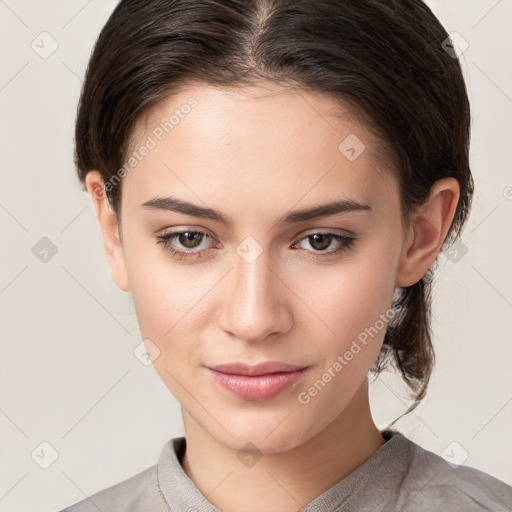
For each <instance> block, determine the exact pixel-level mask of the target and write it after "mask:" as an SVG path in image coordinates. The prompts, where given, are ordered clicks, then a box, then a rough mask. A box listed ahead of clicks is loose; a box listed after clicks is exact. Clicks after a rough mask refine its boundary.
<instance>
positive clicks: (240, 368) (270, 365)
mask: <svg viewBox="0 0 512 512" xmlns="http://www.w3.org/2000/svg"><path fill="white" fill-rule="evenodd" d="M207 368H209V369H210V370H214V371H216V372H221V373H227V374H229V375H248V376H251V377H259V376H262V375H269V374H274V373H288V372H295V371H299V370H303V369H304V368H307V366H306V365H292V364H289V363H283V362H280V361H263V362H261V363H258V364H254V365H250V364H247V363H243V362H236V363H226V364H219V365H215V366H207Z"/></svg>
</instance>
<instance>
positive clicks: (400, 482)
mask: <svg viewBox="0 0 512 512" xmlns="http://www.w3.org/2000/svg"><path fill="white" fill-rule="evenodd" d="M382 434H383V436H384V438H385V439H386V440H387V442H386V443H385V444H384V445H382V446H381V447H380V448H379V449H378V450H377V451H376V452H375V453H374V454H373V455H372V457H370V458H369V459H368V460H367V461H365V462H364V463H363V464H362V465H361V466H359V467H358V468H357V469H356V470H355V471H353V472H352V473H350V474H349V475H348V476H346V477H345V478H343V479H342V480H340V481H339V482H338V483H337V484H335V485H334V486H333V487H331V488H330V489H328V490H327V491H325V492H324V493H322V494H321V495H320V496H317V497H316V498H314V499H313V500H312V501H310V502H309V503H306V504H303V505H302V508H301V507H300V505H297V512H358V511H360V512H363V511H364V512H391V511H400V512H434V511H436V512H437V511H443V512H444V511H446V512H473V511H474V512H477V511H492V512H511V511H512V487H511V486H509V485H507V484H506V483H504V482H502V481H501V480H498V479H496V478H494V477H492V476H490V475H488V474H486V473H483V472H482V471H479V470H476V469H473V468H470V467H467V466H458V467H456V466H455V465H450V464H448V463H447V462H446V461H445V459H443V458H442V457H440V456H439V455H436V454H434V453H432V452H430V451H428V450H425V449H423V448H422V447H421V446H419V445H418V444H416V443H414V442H413V441H411V440H409V439H407V438H406V437H405V436H404V435H403V434H401V433H399V432H398V431H396V430H386V431H383V432H382ZM185 447H186V440H185V438H184V437H176V438H173V439H171V440H169V441H168V442H167V443H166V444H165V445H164V447H163V449H162V453H161V455H160V459H159V461H158V463H157V464H156V465H154V466H151V467H149V468H147V469H145V470H144V471H142V472H140V473H138V474H136V475H135V476H133V477H131V478H129V479H128V480H124V481H123V482H121V483H119V484H117V485H114V486H112V487H108V488H107V489H104V490H103V491H100V492H98V493H96V494H94V495H92V496H90V497H89V498H86V499H84V500H82V501H80V502H78V503H76V504H75V505H73V506H71V507H68V508H66V509H65V510H63V511H61V512H98V511H99V512H169V511H171V512H220V510H219V509H218V508H217V507H215V506H213V505H212V504H211V503H210V502H209V501H208V500H207V499H206V498H205V496H204V495H203V494H202V493H201V492H200V491H199V489H198V488H197V487H196V486H195V484H194V482H193V481H192V480H191V479H190V478H189V477H188V476H187V474H186V473H185V471H184V470H183V468H182V466H181V462H180V460H181V457H182V456H183V454H184V452H185ZM262 512H267V511H262Z"/></svg>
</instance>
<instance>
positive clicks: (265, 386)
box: [207, 362, 308, 401]
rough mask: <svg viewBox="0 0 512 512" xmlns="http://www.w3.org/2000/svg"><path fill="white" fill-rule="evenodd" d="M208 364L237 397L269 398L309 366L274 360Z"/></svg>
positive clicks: (225, 387)
mask: <svg viewBox="0 0 512 512" xmlns="http://www.w3.org/2000/svg"><path fill="white" fill-rule="evenodd" d="M207 368H208V372H209V373H210V375H211V376H212V378H213V380H214V382H216V383H217V384H219V385H220V386H221V387H222V388H223V389H225V390H227V391H228V392H230V393H231V394H233V395H235V396H237V397H238V398H242V399H244V400H254V401H262V400H268V399H270V398H273V397H275V396H277V395H279V394H280V393H282V392H283V391H285V390H286V389H288V388H290V387H292V386H294V384H297V383H298V382H299V380H300V379H301V378H302V376H303V374H304V373H305V372H306V370H307V369H308V367H307V366H306V367H304V366H302V367H300V366H293V365H289V364H284V363H275V362H271V363H263V364H259V365H256V366H252V367H250V366H248V365H245V364H243V365H241V364H240V363H232V364H230V365H219V366H216V367H212V368H210V367H207ZM283 368H284V370H283ZM242 372H243V373H242Z"/></svg>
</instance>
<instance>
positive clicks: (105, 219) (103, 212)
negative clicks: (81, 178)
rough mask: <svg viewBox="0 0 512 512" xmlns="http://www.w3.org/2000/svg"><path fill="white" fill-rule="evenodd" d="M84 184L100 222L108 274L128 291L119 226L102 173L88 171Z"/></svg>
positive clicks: (121, 287)
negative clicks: (107, 194) (106, 191)
mask: <svg viewBox="0 0 512 512" xmlns="http://www.w3.org/2000/svg"><path fill="white" fill-rule="evenodd" d="M85 186H86V187H87V191H88V192H89V195H90V196H91V199H92V202H93V204H94V210H95V212H96V218H97V219H98V222H99V224H100V229H101V234H102V237H103V247H104V249H105V255H106V257H107V264H108V266H109V269H110V275H111V276H112V279H113V280H114V282H115V283H116V285H117V287H118V288H120V289H121V290H123V291H125V292H128V291H130V285H129V282H128V273H127V272H126V263H125V259H124V250H123V245H122V242H121V237H120V233H119V226H118V222H117V218H116V216H115V213H114V211H113V210H112V207H111V206H110V203H109V201H108V199H107V196H106V193H105V186H104V181H103V177H102V175H101V174H100V173H99V172H98V171H89V172H88V173H87V175H86V177H85Z"/></svg>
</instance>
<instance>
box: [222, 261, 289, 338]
mask: <svg viewBox="0 0 512 512" xmlns="http://www.w3.org/2000/svg"><path fill="white" fill-rule="evenodd" d="M234 261H235V263H234V265H235V268H233V270H232V271H231V272H230V275H229V276H227V279H226V286H225V287H224V288H223V290H222V294H223V295H222V301H223V302H222V313H221V315H220V317H219V323H220V327H221V328H222V329H223V330H224V331H226V332H228V333H230V334H231V335H233V336H236V337H237V338H239V339H242V340H246V341H248V342H258V341H262V340H264V339H266V338H267V337H268V336H270V335H271V334H281V335H282V334H283V333H285V332H287V331H288V330H289V329H290V328H291V326H292V325H293V313H292V302H291V299H290V295H291V291H290V290H289V289H288V288H287V287H286V286H285V284H284V283H283V280H282V277H281V276H279V271H278V270H274V269H273V268H271V265H270V263H271V262H270V261H269V258H268V257H267V255H266V253H265V251H264V252H263V253H262V254H260V256H259V257H258V258H257V259H256V260H255V261H253V262H251V263H248V262H246V261H245V260H244V259H243V258H241V257H239V256H238V255H235V256H234Z"/></svg>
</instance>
